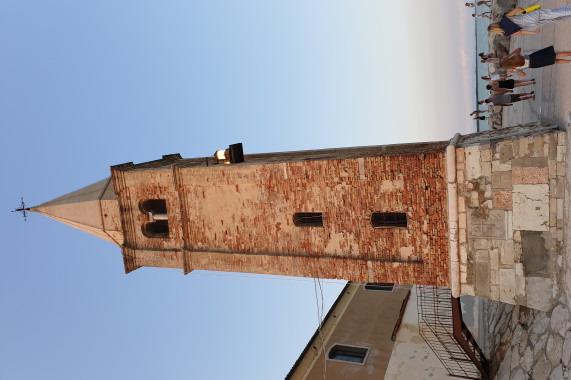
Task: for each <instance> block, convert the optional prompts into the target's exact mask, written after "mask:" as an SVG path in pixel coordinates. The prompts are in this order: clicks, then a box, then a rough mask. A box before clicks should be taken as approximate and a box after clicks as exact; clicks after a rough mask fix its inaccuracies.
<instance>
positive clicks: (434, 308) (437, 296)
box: [416, 285, 488, 379]
mask: <svg viewBox="0 0 571 380" xmlns="http://www.w3.org/2000/svg"><path fill="white" fill-rule="evenodd" d="M416 294H417V299H418V324H419V329H420V335H421V336H422V337H423V338H424V340H425V341H426V343H427V344H428V345H429V346H430V348H431V349H432V351H433V352H434V353H435V354H436V356H437V357H438V359H439V360H440V361H441V362H442V364H443V365H444V367H445V368H446V370H447V371H448V374H449V375H450V376H452V377H458V378H462V379H488V363H487V360H486V358H485V356H484V355H483V354H482V350H480V348H479V347H478V344H477V343H476V340H475V339H474V337H473V336H472V334H471V333H470V331H469V330H468V328H467V327H466V325H465V324H464V322H463V321H462V312H461V309H460V300H459V299H458V298H455V297H452V293H451V291H450V289H448V288H440V287H435V286H420V285H419V286H417V288H416Z"/></svg>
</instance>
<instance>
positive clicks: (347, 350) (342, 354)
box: [327, 344, 369, 364]
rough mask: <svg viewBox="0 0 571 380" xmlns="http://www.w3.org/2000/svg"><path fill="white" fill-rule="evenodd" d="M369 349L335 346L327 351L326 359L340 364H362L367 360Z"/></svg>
mask: <svg viewBox="0 0 571 380" xmlns="http://www.w3.org/2000/svg"><path fill="white" fill-rule="evenodd" d="M368 353H369V349H368V348H367V347H357V346H346V345H342V344H336V345H334V346H333V347H331V349H330V350H329V354H328V355H327V358H328V359H330V360H336V361H341V362H350V363H358V364H363V363H365V360H366V359H367V354H368Z"/></svg>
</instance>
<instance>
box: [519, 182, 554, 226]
mask: <svg viewBox="0 0 571 380" xmlns="http://www.w3.org/2000/svg"><path fill="white" fill-rule="evenodd" d="M513 228H514V229H516V230H529V231H547V230H548V229H549V185H546V184H539V185H514V191H513Z"/></svg>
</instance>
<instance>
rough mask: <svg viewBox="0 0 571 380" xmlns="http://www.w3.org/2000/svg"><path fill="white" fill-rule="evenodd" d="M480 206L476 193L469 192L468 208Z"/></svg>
mask: <svg viewBox="0 0 571 380" xmlns="http://www.w3.org/2000/svg"><path fill="white" fill-rule="evenodd" d="M479 205H480V197H479V195H478V192H477V191H472V192H470V207H478V206H479Z"/></svg>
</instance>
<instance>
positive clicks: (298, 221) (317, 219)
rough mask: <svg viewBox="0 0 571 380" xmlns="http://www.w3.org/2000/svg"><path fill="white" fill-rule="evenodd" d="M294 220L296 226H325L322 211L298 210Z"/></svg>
mask: <svg viewBox="0 0 571 380" xmlns="http://www.w3.org/2000/svg"><path fill="white" fill-rule="evenodd" d="M292 220H293V225H294V226H296V227H321V228H322V227H323V213H322V212H296V213H294V214H293V217H292Z"/></svg>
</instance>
